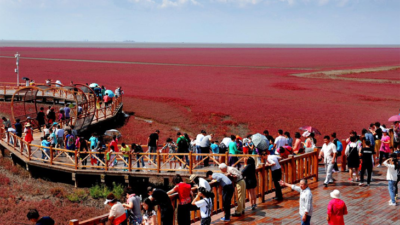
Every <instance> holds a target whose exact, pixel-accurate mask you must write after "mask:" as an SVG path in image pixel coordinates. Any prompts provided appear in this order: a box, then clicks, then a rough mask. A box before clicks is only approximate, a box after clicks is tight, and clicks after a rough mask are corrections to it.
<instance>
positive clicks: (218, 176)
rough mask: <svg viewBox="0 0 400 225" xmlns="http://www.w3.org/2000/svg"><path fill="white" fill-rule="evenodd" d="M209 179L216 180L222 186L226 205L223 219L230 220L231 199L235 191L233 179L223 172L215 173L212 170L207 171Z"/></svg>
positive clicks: (224, 205)
mask: <svg viewBox="0 0 400 225" xmlns="http://www.w3.org/2000/svg"><path fill="white" fill-rule="evenodd" d="M206 177H207V179H208V180H216V181H217V182H219V184H220V185H221V186H222V206H223V207H224V212H225V216H224V217H222V218H221V221H226V222H227V221H230V217H231V201H232V196H233V192H234V191H235V189H234V188H233V185H232V181H231V180H230V179H229V178H228V177H227V176H225V175H224V174H222V173H213V172H212V171H211V170H210V171H208V172H207V173H206Z"/></svg>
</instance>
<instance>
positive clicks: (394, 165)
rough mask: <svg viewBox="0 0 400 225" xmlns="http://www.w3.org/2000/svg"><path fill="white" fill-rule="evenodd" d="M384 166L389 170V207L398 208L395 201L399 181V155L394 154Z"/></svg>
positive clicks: (387, 175) (387, 177)
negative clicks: (396, 186)
mask: <svg viewBox="0 0 400 225" xmlns="http://www.w3.org/2000/svg"><path fill="white" fill-rule="evenodd" d="M383 165H384V166H386V167H387V168H388V170H387V173H386V180H388V188H389V195H390V200H389V205H392V206H396V199H395V185H396V181H397V170H398V167H399V163H398V161H397V154H396V153H392V154H391V155H390V158H389V159H387V160H386V161H385V162H383Z"/></svg>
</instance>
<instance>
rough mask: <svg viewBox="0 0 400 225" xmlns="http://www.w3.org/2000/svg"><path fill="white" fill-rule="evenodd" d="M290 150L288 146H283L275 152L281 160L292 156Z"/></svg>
mask: <svg viewBox="0 0 400 225" xmlns="http://www.w3.org/2000/svg"><path fill="white" fill-rule="evenodd" d="M291 150H292V149H291V148H290V147H289V146H285V147H280V148H279V150H278V151H277V152H278V153H279V157H280V158H281V160H282V159H287V158H289V155H291V154H293V152H291Z"/></svg>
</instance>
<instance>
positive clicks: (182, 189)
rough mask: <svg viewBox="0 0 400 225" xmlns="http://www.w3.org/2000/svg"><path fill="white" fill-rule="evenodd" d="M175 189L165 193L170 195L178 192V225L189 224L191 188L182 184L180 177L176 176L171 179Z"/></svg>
mask: <svg viewBox="0 0 400 225" xmlns="http://www.w3.org/2000/svg"><path fill="white" fill-rule="evenodd" d="M172 181H173V183H174V184H175V187H174V188H172V189H171V190H170V191H168V192H167V194H168V195H171V194H173V193H175V192H178V195H179V205H178V224H179V225H180V224H190V209H191V203H192V198H191V197H192V196H193V193H192V186H191V185H190V184H187V183H184V182H183V180H182V177H181V176H180V175H179V174H176V175H175V176H174V178H173V179H172Z"/></svg>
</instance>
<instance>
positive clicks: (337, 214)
mask: <svg viewBox="0 0 400 225" xmlns="http://www.w3.org/2000/svg"><path fill="white" fill-rule="evenodd" d="M331 197H332V200H331V201H330V202H329V204H328V211H327V213H328V216H327V217H326V220H327V221H328V224H329V225H344V218H343V216H344V215H347V207H346V204H345V203H344V201H343V200H341V199H340V191H339V190H334V191H332V192H331Z"/></svg>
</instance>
